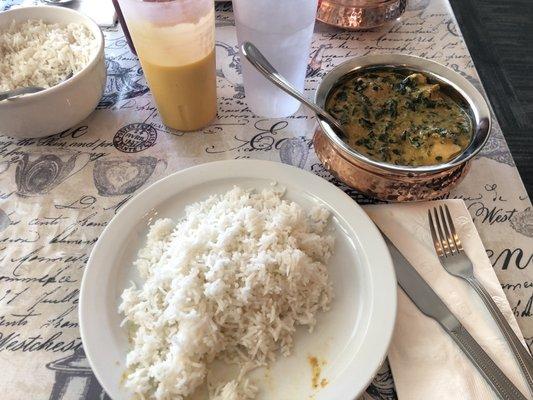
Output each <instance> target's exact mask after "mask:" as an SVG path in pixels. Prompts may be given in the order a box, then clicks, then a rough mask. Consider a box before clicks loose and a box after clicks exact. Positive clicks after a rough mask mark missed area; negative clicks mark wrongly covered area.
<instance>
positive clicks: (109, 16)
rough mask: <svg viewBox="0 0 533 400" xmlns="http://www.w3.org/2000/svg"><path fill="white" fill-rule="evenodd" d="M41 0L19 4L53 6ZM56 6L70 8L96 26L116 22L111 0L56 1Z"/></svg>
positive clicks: (29, 0)
mask: <svg viewBox="0 0 533 400" xmlns="http://www.w3.org/2000/svg"><path fill="white" fill-rule="evenodd" d="M53 5H54V4H50V3H46V2H44V1H41V0H25V1H23V2H22V3H21V4H20V6H21V7H27V6H53ZM56 5H57V6H61V7H68V8H72V9H73V10H76V11H79V12H80V13H82V14H85V15H86V16H88V17H89V18H91V19H92V20H93V21H94V22H96V23H97V24H98V26H102V27H110V26H114V25H115V24H116V22H117V13H116V12H115V7H113V3H112V2H111V0H74V1H71V2H69V3H63V4H62V3H58V4H56Z"/></svg>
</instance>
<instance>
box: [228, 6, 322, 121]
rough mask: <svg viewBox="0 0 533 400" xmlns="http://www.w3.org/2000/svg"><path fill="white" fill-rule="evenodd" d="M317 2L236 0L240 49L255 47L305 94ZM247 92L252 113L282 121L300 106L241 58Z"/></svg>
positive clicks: (236, 20) (236, 19) (247, 99)
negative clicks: (251, 45) (248, 45)
mask: <svg viewBox="0 0 533 400" xmlns="http://www.w3.org/2000/svg"><path fill="white" fill-rule="evenodd" d="M317 3H318V2H317V0H253V1H251V0H233V12H234V14H235V26H236V28H237V38H238V40H239V45H240V44H241V43H242V42H244V41H248V42H251V43H253V44H254V45H255V46H256V47H257V48H258V49H259V50H260V51H261V52H262V53H263V54H264V55H265V57H266V58H267V59H268V60H269V61H270V63H271V64H272V65H273V66H274V67H275V68H276V69H277V70H278V71H279V72H280V74H281V75H283V76H284V77H286V78H287V79H288V80H289V81H290V82H291V83H292V84H293V85H294V87H296V88H297V89H298V90H300V91H303V89H304V82H305V74H306V70H307V64H308V61H309V49H310V46H311V39H312V37H313V29H314V26H315V16H316V11H317V6H318V4H317ZM241 63H242V67H243V80H244V92H245V95H246V102H247V104H248V107H249V108H250V110H251V111H252V112H253V113H254V114H256V115H259V116H262V117H268V118H281V117H286V116H289V115H291V114H294V113H295V112H296V111H297V110H298V108H299V107H300V103H299V102H298V101H297V100H295V99H293V98H292V97H291V96H289V95H288V94H286V93H285V92H283V91H282V90H280V89H278V88H277V87H276V86H274V85H273V84H272V83H271V82H269V81H268V80H267V79H266V78H265V77H263V76H262V75H261V74H260V73H259V72H257V71H256V70H255V68H254V67H253V66H252V65H251V64H250V63H249V62H248V61H247V60H246V59H245V58H244V57H242V55H241Z"/></svg>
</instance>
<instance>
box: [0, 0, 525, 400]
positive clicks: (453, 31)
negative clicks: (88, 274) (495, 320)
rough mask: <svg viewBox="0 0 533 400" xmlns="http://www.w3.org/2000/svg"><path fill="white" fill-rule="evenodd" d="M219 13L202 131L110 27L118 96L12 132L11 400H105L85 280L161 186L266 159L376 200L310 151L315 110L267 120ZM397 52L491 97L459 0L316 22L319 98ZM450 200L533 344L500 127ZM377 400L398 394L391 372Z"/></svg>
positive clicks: (0, 142)
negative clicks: (113, 232)
mask: <svg viewBox="0 0 533 400" xmlns="http://www.w3.org/2000/svg"><path fill="white" fill-rule="evenodd" d="M16 2H18V1H15V0H14V1H8V2H3V3H0V4H1V5H0V7H6V8H7V7H10V6H11V5H13V4H14V3H16ZM217 9H218V11H217V30H216V38H217V44H216V51H217V79H218V80H217V84H218V102H219V104H218V106H219V113H218V118H217V120H216V121H215V122H214V123H213V124H212V125H211V126H210V127H208V128H206V129H204V130H203V131H202V132H199V133H189V134H183V133H180V132H171V131H169V130H168V129H166V128H165V127H164V125H162V123H161V121H160V118H159V116H158V114H157V109H156V108H155V106H154V103H153V100H152V97H151V94H150V92H149V90H148V87H147V85H146V82H145V81H144V77H143V75H142V69H141V68H140V66H139V63H138V60H137V59H136V57H134V56H133V55H132V54H131V53H130V52H129V49H128V47H127V44H126V42H125V40H124V37H123V35H122V32H121V30H120V29H119V28H115V29H106V30H105V36H106V61H107V71H108V81H107V86H106V91H105V94H104V96H103V98H102V101H101V103H100V105H99V107H98V109H97V110H96V111H95V112H94V113H93V114H92V115H91V116H90V117H89V118H87V120H85V121H83V122H81V123H80V124H79V125H77V126H75V127H73V128H71V129H69V130H67V131H65V132H61V133H59V134H57V135H53V136H50V137H46V138H42V139H27V140H17V139H14V138H9V137H3V136H0V368H1V369H2V371H3V373H2V374H0V386H1V387H2V388H4V389H5V390H4V393H3V395H2V398H3V400H18V399H20V398H21V397H28V396H30V393H31V398H36V399H37V398H39V399H40V398H50V399H52V400H58V399H68V400H70V399H73V400H84V399H90V400H92V399H95V398H99V396H100V394H101V393H102V389H101V388H100V386H99V385H98V382H97V381H96V380H95V379H94V376H93V375H92V373H91V369H90V367H89V366H88V363H87V360H86V358H85V357H84V355H83V349H82V347H81V340H80V337H79V330H78V321H77V301H78V295H79V285H80V280H81V276H82V273H83V269H84V267H85V263H86V261H87V258H88V256H89V254H90V250H91V247H92V245H93V244H94V243H95V242H96V240H97V239H98V237H99V235H100V233H101V231H102V229H103V227H104V226H105V225H106V224H107V223H108V222H109V221H110V220H111V218H112V217H113V216H114V215H115V213H116V212H117V211H118V210H119V209H120V208H121V207H122V206H123V205H124V204H125V203H127V201H128V200H129V199H131V198H132V197H133V196H134V195H135V193H136V192H137V191H139V190H141V189H142V188H144V187H146V186H148V185H149V184H150V183H152V182H154V181H155V180H158V179H161V178H163V177H164V176H167V175H168V174H170V173H173V172H175V171H179V170H181V169H183V168H186V167H190V166H193V165H197V164H200V163H205V162H209V161H215V160H221V159H235V158H257V159H267V160H274V161H278V162H284V163H288V164H292V165H295V166H298V167H300V168H303V169H307V170H309V171H311V172H313V173H315V174H317V175H320V176H322V177H324V178H325V179H328V180H330V181H331V182H332V183H334V184H336V185H338V186H339V187H341V188H342V189H343V190H345V191H346V193H348V194H349V195H350V196H352V198H353V199H354V200H355V201H358V202H359V203H361V204H365V203H370V202H372V200H371V199H368V198H366V197H365V196H362V195H361V194H359V193H357V192H355V191H354V190H351V189H350V188H347V187H346V186H344V185H342V183H340V182H338V181H337V180H335V179H334V178H333V177H332V176H331V175H329V174H328V173H327V171H325V170H324V168H323V167H322V165H321V164H320V163H319V162H318V160H317V158H316V155H315V154H314V153H313V151H312V150H310V149H311V139H312V136H313V133H314V128H315V120H314V117H313V116H312V115H311V114H309V113H307V112H306V111H305V110H303V109H302V110H300V111H299V112H298V113H297V114H295V115H294V116H292V117H290V118H286V119H280V120H267V119H263V118H258V117H256V116H254V115H253V114H252V113H251V112H250V111H249V110H248V109H247V107H246V102H245V94H244V90H243V86H242V79H241V73H240V62H239V57H238V52H237V47H236V37H235V27H234V22H233V15H232V13H231V8H230V6H228V5H218V6H217ZM390 52H401V53H407V54H414V55H418V56H423V57H427V58H430V59H434V60H436V61H438V62H441V63H443V64H445V65H447V66H449V67H450V68H452V69H454V70H455V71H457V72H458V73H460V74H461V75H463V76H464V77H466V79H468V80H470V81H471V82H472V83H473V84H474V85H476V86H477V87H478V88H479V89H480V90H483V88H482V86H481V85H480V83H479V80H478V76H477V73H476V71H475V68H474V66H473V63H472V59H471V57H470V54H469V53H468V51H467V49H466V46H465V44H464V42H463V40H462V37H461V33H460V31H459V30H458V29H457V26H456V23H455V20H454V17H453V14H452V13H451V9H450V8H449V4H448V3H447V1H446V0H433V1H430V0H412V1H410V2H409V6H408V10H407V12H406V13H405V15H404V16H403V17H402V18H401V19H400V20H399V21H397V22H395V23H393V24H390V25H388V26H384V27H382V28H380V29H376V30H373V31H369V32H363V33H361V32H345V31H342V30H338V29H334V28H331V27H327V26H325V25H323V24H320V23H317V25H316V29H315V34H314V37H313V43H312V49H311V54H310V56H311V60H310V63H309V68H308V78H307V82H306V93H307V94H308V95H309V96H311V95H312V93H313V92H314V90H315V88H316V86H317V85H318V83H319V82H320V80H321V78H322V77H323V75H324V74H325V73H326V72H327V71H328V70H330V69H331V68H333V67H334V66H336V65H338V64H339V63H341V62H342V61H344V60H346V59H347V58H351V57H354V56H359V55H365V54H369V53H390ZM125 141H129V143H127V144H129V145H128V146H124V144H125ZM449 197H452V198H460V199H463V200H464V201H465V203H466V205H467V207H468V209H469V211H470V213H471V215H472V217H473V220H474V223H475V225H476V228H477V229H478V231H479V233H480V236H481V238H482V240H483V243H484V245H485V247H486V250H487V253H488V255H489V259H490V261H491V262H492V264H493V266H494V269H495V271H496V274H497V275H498V278H499V279H500V282H501V283H502V285H503V287H504V289H505V291H506V295H507V297H508V300H509V302H510V304H511V307H512V309H513V312H514V313H515V315H516V317H517V320H518V323H519V325H520V327H521V329H522V331H523V332H524V335H525V336H526V338H527V339H528V342H529V343H531V341H532V337H533V319H532V318H531V308H532V305H533V293H532V289H531V288H532V287H533V284H532V283H531V279H530V275H531V274H530V272H529V271H530V270H531V268H532V267H531V265H532V264H533V256H532V253H531V252H532V249H533V211H532V210H531V201H530V200H529V198H528V196H527V193H526V191H525V189H524V186H523V185H522V182H521V180H520V176H519V174H518V171H517V169H516V166H515V163H514V160H513V158H512V157H511V155H510V153H509V150H508V148H507V145H506V142H505V139H504V137H503V135H502V132H501V130H500V127H499V124H498V122H497V120H496V119H494V124H493V131H492V135H491V138H490V140H489V142H488V143H487V145H486V147H485V148H484V150H483V152H482V153H481V154H480V156H479V157H477V158H476V159H475V160H474V162H473V163H472V168H471V171H470V173H469V175H468V176H467V177H466V179H465V180H464V181H463V182H462V183H461V184H460V185H459V186H458V187H457V188H456V189H455V190H454V191H452V193H450V195H449ZM29 374H31V377H32V379H31V380H30V379H28V377H29ZM365 396H366V397H369V398H370V397H371V398H375V399H395V398H396V394H395V390H394V386H393V385H392V380H391V374H390V371H389V370H388V369H387V368H384V369H383V371H382V372H381V373H380V374H379V375H378V376H377V378H376V379H375V381H374V383H373V384H372V385H371V386H370V388H369V389H368V391H367V394H366V395H365Z"/></svg>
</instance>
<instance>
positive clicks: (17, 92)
mask: <svg viewBox="0 0 533 400" xmlns="http://www.w3.org/2000/svg"><path fill="white" fill-rule="evenodd" d="M42 90H44V88H43V87H40V86H29V87H23V88H19V89H14V90H8V91H5V92H0V101H2V100H12V99H15V98H17V97H19V96H22V95H25V94H30V93H37V92H40V91H42Z"/></svg>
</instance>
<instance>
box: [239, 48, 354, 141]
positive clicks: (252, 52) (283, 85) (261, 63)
mask: <svg viewBox="0 0 533 400" xmlns="http://www.w3.org/2000/svg"><path fill="white" fill-rule="evenodd" d="M241 52H242V54H243V55H244V57H245V58H246V59H247V60H248V61H249V62H250V64H252V65H253V66H254V67H255V69H257V70H258V71H259V72H261V73H262V74H263V76H264V77H265V78H267V79H268V80H269V81H270V82H272V83H273V84H274V85H276V86H277V87H279V88H280V89H281V90H283V91H284V92H285V93H287V94H288V95H290V96H292V97H294V98H295V99H296V100H298V101H299V102H301V103H302V104H305V105H306V106H307V107H309V108H310V109H311V110H313V111H314V112H315V113H316V115H317V118H319V119H320V120H321V121H322V123H323V124H328V125H329V127H328V128H329V129H331V130H332V131H333V133H334V134H337V135H340V137H346V135H345V134H344V129H343V128H342V126H341V125H340V124H339V123H338V122H337V120H336V119H335V118H333V117H332V116H331V115H330V114H329V113H328V112H327V111H325V110H324V109H323V108H321V107H319V106H317V105H316V104H315V103H313V102H312V101H311V100H308V99H306V98H305V97H304V95H303V94H302V93H300V92H298V91H297V90H296V89H295V88H294V87H293V86H292V85H291V83H290V82H289V81H288V80H287V79H285V78H284V77H283V76H281V75H280V74H279V72H278V71H277V70H276V69H275V68H274V67H273V66H272V65H271V64H270V63H269V62H268V60H267V59H266V58H265V56H264V55H263V54H262V53H261V52H260V51H259V49H258V48H257V47H255V46H254V45H253V44H252V43H250V42H244V43H243V44H242V45H241Z"/></svg>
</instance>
